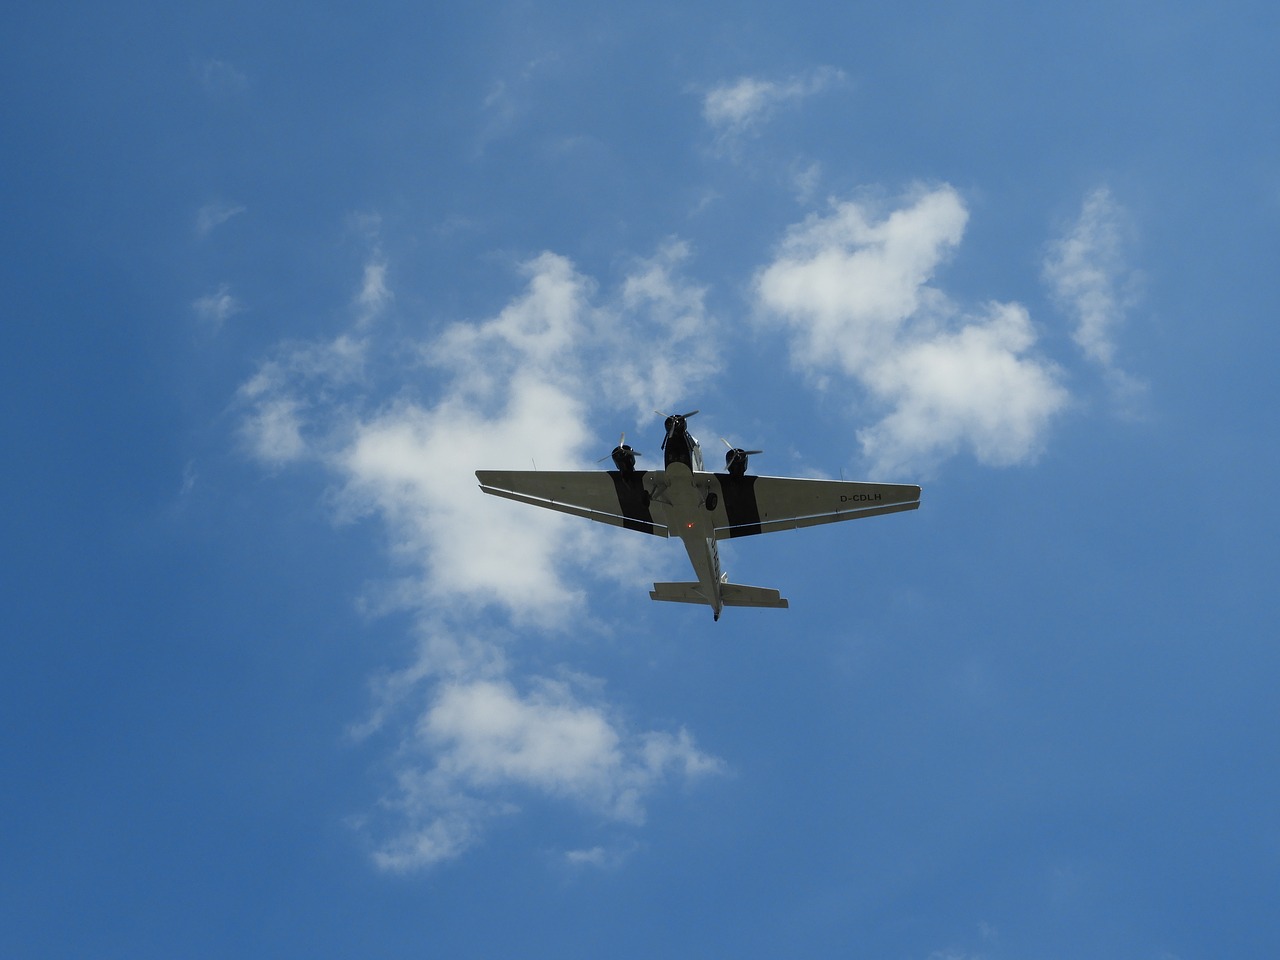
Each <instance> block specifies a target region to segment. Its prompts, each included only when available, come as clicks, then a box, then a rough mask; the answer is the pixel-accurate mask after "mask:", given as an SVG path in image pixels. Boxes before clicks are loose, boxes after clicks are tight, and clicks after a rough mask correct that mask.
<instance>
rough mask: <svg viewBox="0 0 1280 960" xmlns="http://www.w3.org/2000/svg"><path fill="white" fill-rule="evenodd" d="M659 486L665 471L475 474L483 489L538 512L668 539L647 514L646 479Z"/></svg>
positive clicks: (486, 472)
mask: <svg viewBox="0 0 1280 960" xmlns="http://www.w3.org/2000/svg"><path fill="white" fill-rule="evenodd" d="M646 477H648V478H649V479H650V480H651V481H652V480H655V479H657V480H660V479H661V477H662V471H661V470H635V471H633V472H631V473H626V474H624V473H621V472H620V471H618V470H607V471H606V470H477V471H476V479H477V480H479V481H480V489H481V490H483V491H484V492H485V493H490V494H493V496H495V497H505V498H506V499H508V500H515V501H517V502H519V503H531V504H533V505H534V506H535V507H546V508H547V509H548V510H558V511H559V512H560V513H568V514H571V515H572V516H575V517H586V518H587V519H588V520H596V521H599V522H600V523H608V524H612V525H613V526H615V527H623V528H624V529H627V530H638V531H639V532H640V533H651V534H653V535H654V536H658V537H665V536H667V528H666V526H665V525H664V524H661V523H656V522H655V521H654V519H653V514H651V513H650V512H649V489H648V487H647V486H646V484H645V478H646Z"/></svg>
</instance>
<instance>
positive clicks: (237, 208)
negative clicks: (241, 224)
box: [196, 200, 248, 237]
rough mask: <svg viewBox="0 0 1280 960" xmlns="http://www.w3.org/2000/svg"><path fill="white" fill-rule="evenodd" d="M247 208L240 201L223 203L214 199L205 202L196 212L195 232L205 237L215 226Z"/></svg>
mask: <svg viewBox="0 0 1280 960" xmlns="http://www.w3.org/2000/svg"><path fill="white" fill-rule="evenodd" d="M247 209H248V208H247V207H245V206H244V204H241V203H224V202H222V201H220V200H215V201H212V202H210V203H206V204H205V205H204V206H203V207H201V208H200V209H199V210H198V211H197V212H196V233H197V234H199V235H200V236H202V237H207V236H208V235H209V234H210V233H212V232H213V231H214V229H216V228H217V227H220V226H222V224H224V223H226V222H227V221H228V220H230V219H231V218H232V217H235V216H239V215H240V214H242V213H244V212H245V211H246V210H247Z"/></svg>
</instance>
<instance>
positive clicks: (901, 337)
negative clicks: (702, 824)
mask: <svg viewBox="0 0 1280 960" xmlns="http://www.w3.org/2000/svg"><path fill="white" fill-rule="evenodd" d="M967 220H968V211H967V210H966V209H965V206H964V203H963V201H962V200H961V198H960V196H959V194H958V193H957V192H956V191H955V190H954V189H953V188H951V187H949V186H945V185H944V186H940V187H936V188H933V189H924V188H920V189H918V190H916V191H915V192H914V193H913V194H912V195H910V196H908V197H907V198H905V199H904V200H903V201H901V203H900V204H899V206H898V207H897V208H896V209H893V210H891V211H889V212H887V213H883V212H879V211H878V210H877V209H876V208H875V207H873V205H871V204H869V203H863V202H858V201H852V200H850V201H843V202H838V203H833V205H832V208H831V210H830V211H829V212H828V213H826V214H825V215H814V216H811V217H809V218H808V219H807V220H805V221H804V222H803V223H800V224H797V225H796V226H794V227H792V228H791V229H790V231H789V232H788V234H787V236H786V238H785V239H784V241H783V243H782V244H781V246H780V248H779V250H778V253H777V255H776V256H775V258H774V259H773V261H772V262H771V263H769V264H768V265H767V266H765V267H764V268H763V269H761V270H760V271H759V272H758V274H757V276H756V282H755V293H756V297H757V302H758V306H759V308H760V313H761V316H762V317H763V318H764V321H765V322H766V323H770V324H776V325H778V326H781V327H782V328H784V329H785V330H787V331H788V333H789V334H790V338H791V350H792V358H793V361H794V363H795V364H796V366H797V367H798V368H799V369H801V370H802V371H804V372H805V373H807V374H808V375H810V376H811V377H813V378H814V379H815V380H817V381H819V382H828V383H829V382H831V381H830V378H831V377H833V376H841V377H844V378H847V379H849V380H851V381H853V382H854V383H856V384H857V385H858V386H860V387H861V388H862V389H863V390H864V391H865V392H866V394H867V395H868V396H869V397H870V399H871V400H872V402H873V403H874V404H875V405H876V406H878V407H880V408H881V409H884V410H887V413H885V415H884V416H883V418H882V419H881V420H880V421H879V422H878V423H875V424H873V425H872V426H870V427H868V428H866V429H864V430H861V431H860V432H859V434H858V438H859V440H860V442H861V445H862V448H863V452H864V454H865V455H866V456H867V457H868V458H869V459H870V460H871V461H872V463H873V464H874V466H875V468H876V469H877V470H881V471H884V472H887V473H889V474H897V473H901V472H904V471H907V470H922V469H924V470H927V469H930V468H931V467H933V466H935V465H936V464H937V462H939V461H940V460H941V459H943V458H945V457H948V456H952V455H955V454H957V453H960V452H962V451H967V452H969V453H971V454H972V455H973V456H974V457H976V458H977V459H978V460H979V461H980V462H982V463H985V464H988V465H991V466H1007V465H1010V464H1016V463H1024V462H1027V461H1029V460H1031V459H1033V458H1034V457H1035V455H1036V454H1037V453H1038V451H1039V450H1040V448H1041V446H1042V444H1043V440H1044V435H1045V431H1046V429H1047V427H1048V425H1049V423H1050V422H1051V420H1052V418H1053V417H1054V415H1055V414H1057V413H1058V412H1059V411H1061V410H1062V409H1063V407H1064V406H1065V404H1066V402H1067V392H1066V390H1065V389H1064V388H1063V386H1062V385H1061V383H1060V380H1061V377H1060V373H1059V371H1058V369H1057V368H1056V367H1055V366H1054V365H1053V364H1052V363H1050V362H1049V361H1047V360H1045V359H1042V358H1039V357H1037V356H1036V355H1035V353H1034V352H1033V347H1034V345H1035V342H1036V334H1035V329H1034V327H1033V326H1032V323H1031V319H1030V316H1029V315H1028V313H1027V311H1026V309H1025V308H1023V307H1022V306H1021V305H1019V304H1016V303H998V302H994V301H992V302H989V303H985V304H981V305H978V306H975V307H971V308H962V307H961V306H960V305H958V304H956V303H955V302H953V301H952V300H951V298H949V297H948V296H947V295H946V294H945V293H943V291H942V290H940V289H939V288H938V287H936V286H935V285H933V283H932V280H933V278H934V275H935V273H936V272H937V270H938V268H939V266H940V265H941V264H942V263H943V262H944V261H945V259H946V257H947V256H948V255H949V254H950V253H951V252H952V251H953V250H954V249H955V248H956V247H957V246H958V245H959V243H960V240H961V238H962V237H963V235H964V229H965V225H966V222H967Z"/></svg>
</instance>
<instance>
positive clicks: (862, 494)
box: [476, 410, 920, 620]
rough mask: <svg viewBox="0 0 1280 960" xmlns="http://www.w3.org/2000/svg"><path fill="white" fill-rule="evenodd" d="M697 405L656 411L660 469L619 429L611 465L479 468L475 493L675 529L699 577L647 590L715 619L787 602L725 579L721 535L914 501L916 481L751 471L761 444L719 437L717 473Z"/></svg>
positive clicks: (661, 532)
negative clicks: (696, 428)
mask: <svg viewBox="0 0 1280 960" xmlns="http://www.w3.org/2000/svg"><path fill="white" fill-rule="evenodd" d="M696 413H698V411H697V410H693V411H690V412H689V413H678V414H672V415H670V416H668V415H666V414H663V413H661V412H660V411H659V412H658V416H660V417H665V421H664V425H665V427H666V436H665V437H664V438H663V441H662V450H663V455H664V456H663V460H664V463H663V469H662V470H637V469H636V457H639V456H642V454H641V453H639V452H638V451H636V450H634V449H632V447H631V446H630V445H629V444H628V443H626V442H625V441H626V434H623V435H622V437H621V438H619V440H618V445H617V446H616V447H614V448H613V452H612V453H611V454H609V457H610V458H611V459H612V460H613V465H614V467H615V469H613V470H604V471H597V470H567V471H563V470H562V471H555V470H477V471H476V479H477V480H479V481H480V489H481V490H482V491H484V492H485V493H488V494H491V495H493V496H495V497H505V498H506V499H508V500H515V501H517V502H518V503H529V504H533V505H534V506H537V507H545V508H547V509H549V510H557V511H559V512H561V513H568V514H571V515H573V516H575V517H586V518H587V519H589V520H596V521H599V522H601V523H608V524H612V525H613V526H615V527H622V528H623V529H626V530H635V531H638V532H640V533H647V534H652V535H654V536H658V537H679V538H680V540H681V542H683V543H684V547H685V550H686V551H687V552H688V554H689V560H690V562H691V563H692V564H693V569H694V573H695V574H696V575H697V578H698V579H697V580H695V581H693V582H690V583H655V584H654V585H653V590H652V591H650V593H649V597H650V599H653V600H664V601H671V602H674V603H701V604H706V605H708V606H710V607H711V611H712V614H713V618H714V619H715V620H719V619H720V612H721V610H723V609H724V608H725V607H772V608H786V607H788V606H790V604H789V603H788V601H787V600H786V598H784V597H783V596H782V595H781V594H780V593H779V591H777V590H774V589H771V588H769V587H750V586H746V585H745V584H740V583H730V582H729V575H728V574H727V573H724V572H723V571H722V570H721V569H720V552H719V550H718V549H717V544H718V543H719V541H721V540H725V539H732V538H737V537H748V536H753V535H755V534H761V533H773V532H775V531H778V530H795V529H797V528H800V527H810V526H815V525H817V524H821V523H835V522H837V521H840V520H857V519H859V518H860V517H875V516H880V515H881V514H887V513H899V512H901V511H903V510H915V509H916V508H917V507H919V506H920V488H919V487H918V486H915V485H914V484H905V483H857V482H850V481H844V480H811V479H801V478H796V477H765V476H752V475H749V474H748V473H747V464H748V462H749V458H750V457H751V455H752V454H758V453H761V452H762V451H760V450H743V449H742V448H741V447H734V446H733V445H732V444H730V443H729V441H728V440H723V438H721V439H722V440H723V442H724V445H725V446H726V447H728V448H729V451H728V452H727V453H726V454H725V472H724V473H710V472H707V471H706V469H705V468H704V467H703V461H702V448H701V447H700V446H699V444H698V441H697V439H695V438H694V436H693V435H692V434H690V433H689V426H688V420H689V418H690V417H692V416H693V415H694V414H696ZM600 459H601V460H604V459H605V458H604V457H601V458H600Z"/></svg>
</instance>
